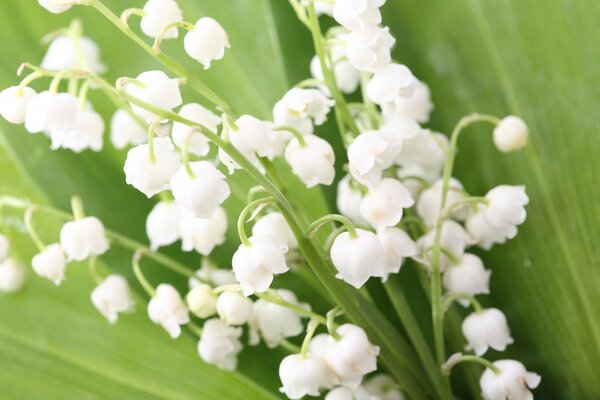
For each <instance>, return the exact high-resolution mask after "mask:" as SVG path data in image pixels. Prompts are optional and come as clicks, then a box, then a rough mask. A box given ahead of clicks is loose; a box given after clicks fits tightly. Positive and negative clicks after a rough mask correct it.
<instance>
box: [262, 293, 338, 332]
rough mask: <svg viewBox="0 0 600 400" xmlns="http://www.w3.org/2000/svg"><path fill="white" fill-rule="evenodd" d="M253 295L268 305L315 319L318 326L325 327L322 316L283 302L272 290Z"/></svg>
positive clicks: (324, 320) (285, 301)
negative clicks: (275, 305)
mask: <svg viewBox="0 0 600 400" xmlns="http://www.w3.org/2000/svg"><path fill="white" fill-rule="evenodd" d="M254 295H255V296H256V297H258V298H259V299H263V300H265V301H268V302H269V303H273V304H277V305H279V306H281V307H285V308H288V309H290V310H292V311H294V312H296V313H297V314H299V315H302V316H304V317H308V318H312V319H315V320H317V321H319V323H320V324H323V325H325V324H326V323H327V320H326V319H325V317H323V316H322V315H319V314H317V313H315V312H313V311H310V310H307V309H306V308H304V307H301V306H299V305H297V304H294V303H290V302H289V301H287V300H284V299H283V298H282V297H281V296H279V295H278V294H277V292H275V291H274V290H267V291H266V292H264V293H254Z"/></svg>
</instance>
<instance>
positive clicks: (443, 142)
mask: <svg viewBox="0 0 600 400" xmlns="http://www.w3.org/2000/svg"><path fill="white" fill-rule="evenodd" d="M447 147H448V138H447V137H446V136H444V135H442V134H439V133H433V132H430V131H427V130H423V129H422V130H421V131H420V132H419V133H417V134H416V135H415V136H414V137H412V138H410V139H406V140H404V141H403V142H402V149H401V150H400V153H399V154H398V156H397V157H396V164H398V165H400V166H402V167H412V166H419V167H420V168H421V169H422V170H423V172H424V174H425V175H426V176H435V177H438V178H439V177H440V176H441V174H442V168H443V167H444V161H445V160H446V148H447ZM432 183H433V182H432Z"/></svg>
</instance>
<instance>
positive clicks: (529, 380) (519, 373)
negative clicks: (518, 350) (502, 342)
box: [479, 360, 542, 400]
mask: <svg viewBox="0 0 600 400" xmlns="http://www.w3.org/2000/svg"><path fill="white" fill-rule="evenodd" d="M494 366H495V367H496V368H498V369H499V370H500V373H499V374H497V373H496V372H495V371H492V370H491V369H489V368H487V369H486V370H485V371H483V374H482V375H481V379H480V380H479V386H480V387H481V394H482V395H483V398H484V399H486V400H496V399H507V400H530V399H533V394H531V392H530V391H529V389H535V388H536V387H538V385H539V384H540V382H541V380H542V377H541V376H539V375H538V374H536V373H534V372H528V371H527V370H526V369H525V366H524V365H523V364H521V363H520V362H518V361H514V360H498V361H494Z"/></svg>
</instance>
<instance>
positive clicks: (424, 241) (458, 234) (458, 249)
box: [417, 219, 473, 271]
mask: <svg viewBox="0 0 600 400" xmlns="http://www.w3.org/2000/svg"><path fill="white" fill-rule="evenodd" d="M434 239H435V229H432V230H430V231H429V232H428V233H427V234H425V235H423V236H421V237H420V238H419V239H418V240H417V248H418V249H419V254H420V255H421V256H423V257H424V258H425V259H427V260H431V254H432V251H433V250H432V248H433V242H434ZM471 244H473V238H472V237H471V236H470V235H469V234H468V233H467V231H465V229H464V228H463V227H462V225H460V224H458V223H456V222H455V221H452V220H448V219H447V220H445V221H444V222H443V224H442V237H441V247H442V249H444V250H445V251H447V252H449V253H450V254H452V255H453V256H454V257H455V258H457V259H460V258H461V257H462V256H463V254H464V253H465V248H466V247H467V246H469V245H471ZM449 263H450V261H449V259H448V256H446V255H445V254H444V252H442V254H441V257H440V267H441V270H442V271H443V270H445V269H446V267H447V266H448V264H449Z"/></svg>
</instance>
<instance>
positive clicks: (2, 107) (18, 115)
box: [0, 86, 37, 124]
mask: <svg viewBox="0 0 600 400" xmlns="http://www.w3.org/2000/svg"><path fill="white" fill-rule="evenodd" d="M36 94H37V93H36V92H35V90H33V89H32V88H30V87H28V86H25V87H23V89H22V91H21V92H20V93H19V87H18V86H11V87H9V88H6V89H4V90H3V91H2V92H0V115H2V117H3V118H4V119H5V120H7V121H8V122H10V123H11V124H22V123H23V122H25V115H26V113H27V106H28V105H29V102H30V101H31V99H33V98H34V97H35V96H36Z"/></svg>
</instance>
